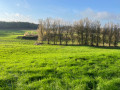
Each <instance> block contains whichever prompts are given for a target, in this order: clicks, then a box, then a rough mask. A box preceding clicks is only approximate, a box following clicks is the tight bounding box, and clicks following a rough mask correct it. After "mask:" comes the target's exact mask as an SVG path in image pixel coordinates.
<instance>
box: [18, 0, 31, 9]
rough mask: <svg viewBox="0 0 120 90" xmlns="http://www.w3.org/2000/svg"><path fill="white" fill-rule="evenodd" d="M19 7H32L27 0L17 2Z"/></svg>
mask: <svg viewBox="0 0 120 90" xmlns="http://www.w3.org/2000/svg"><path fill="white" fill-rule="evenodd" d="M16 6H17V7H21V8H25V9H30V4H29V3H28V1H27V0H21V1H18V2H17V3H16Z"/></svg>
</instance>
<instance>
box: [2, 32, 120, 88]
mask: <svg viewBox="0 0 120 90" xmlns="http://www.w3.org/2000/svg"><path fill="white" fill-rule="evenodd" d="M25 31H26V30H0V90H120V48H119V47H117V48H109V47H107V48H103V47H99V48H97V47H90V46H59V45H53V46H52V45H39V46H37V45H34V43H35V42H36V41H35V40H21V39H16V37H17V36H20V35H23V34H24V33H25Z"/></svg>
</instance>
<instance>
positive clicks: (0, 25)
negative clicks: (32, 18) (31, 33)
mask: <svg viewBox="0 0 120 90" xmlns="http://www.w3.org/2000/svg"><path fill="white" fill-rule="evenodd" d="M37 27H38V25H37V24H34V23H29V22H3V21H0V29H37Z"/></svg>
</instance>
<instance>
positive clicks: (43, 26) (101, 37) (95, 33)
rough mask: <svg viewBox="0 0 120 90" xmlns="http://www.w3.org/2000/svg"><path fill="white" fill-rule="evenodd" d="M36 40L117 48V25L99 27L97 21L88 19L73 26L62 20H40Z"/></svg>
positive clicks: (109, 24)
mask: <svg viewBox="0 0 120 90" xmlns="http://www.w3.org/2000/svg"><path fill="white" fill-rule="evenodd" d="M37 31H38V40H39V41H40V43H43V41H44V42H46V41H47V43H48V44H60V45H62V44H65V45H68V44H72V45H74V44H78V45H91V46H102V45H103V46H117V45H118V43H119V37H120V35H119V34H120V29H119V25H115V24H113V23H107V24H105V25H104V27H101V24H100V22H99V21H91V20H89V19H88V18H85V19H81V20H79V21H76V22H74V23H73V24H70V23H67V22H63V21H62V20H57V19H50V18H47V19H46V20H40V22H39V27H38V29H37Z"/></svg>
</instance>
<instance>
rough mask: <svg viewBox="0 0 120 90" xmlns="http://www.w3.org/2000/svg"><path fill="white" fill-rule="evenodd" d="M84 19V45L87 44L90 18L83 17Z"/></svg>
mask: <svg viewBox="0 0 120 90" xmlns="http://www.w3.org/2000/svg"><path fill="white" fill-rule="evenodd" d="M84 21H85V29H84V30H85V45H88V38H89V29H90V20H89V19H88V18H85V19H84Z"/></svg>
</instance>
